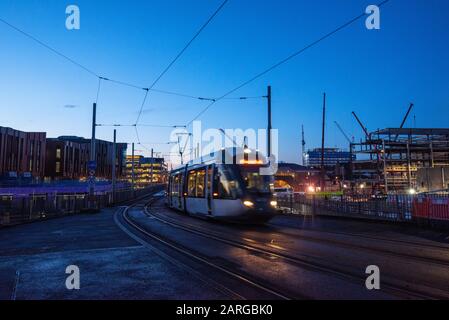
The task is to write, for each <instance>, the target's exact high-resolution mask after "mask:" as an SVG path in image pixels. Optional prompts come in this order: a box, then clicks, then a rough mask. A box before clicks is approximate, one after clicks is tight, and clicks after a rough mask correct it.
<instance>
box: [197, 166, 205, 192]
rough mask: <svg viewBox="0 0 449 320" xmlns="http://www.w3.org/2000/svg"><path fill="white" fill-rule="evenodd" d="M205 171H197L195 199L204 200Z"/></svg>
mask: <svg viewBox="0 0 449 320" xmlns="http://www.w3.org/2000/svg"><path fill="white" fill-rule="evenodd" d="M205 178H206V170H205V169H202V170H198V173H197V176H196V197H197V198H204V192H205V190H204V187H205Z"/></svg>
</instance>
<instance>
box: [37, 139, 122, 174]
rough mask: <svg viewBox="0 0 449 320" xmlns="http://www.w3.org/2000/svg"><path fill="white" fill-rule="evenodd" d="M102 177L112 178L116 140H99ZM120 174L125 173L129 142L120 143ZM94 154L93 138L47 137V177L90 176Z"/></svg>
mask: <svg viewBox="0 0 449 320" xmlns="http://www.w3.org/2000/svg"><path fill="white" fill-rule="evenodd" d="M95 143H96V144H95V151H96V152H95V153H96V157H95V158H96V164H97V169H96V172H95V176H96V178H98V179H105V180H110V179H111V178H112V165H113V159H112V158H113V148H114V143H112V142H108V141H103V140H98V139H97V140H96V142H95ZM116 146H117V147H116V148H117V149H116V159H115V161H116V177H117V178H118V179H120V178H124V177H125V162H126V159H125V157H126V150H127V144H126V143H117V144H116ZM90 154H91V140H90V139H84V138H81V137H74V136H62V137H59V138H55V139H47V149H46V162H45V177H46V179H48V180H82V179H85V178H87V176H88V174H89V171H88V164H89V161H90Z"/></svg>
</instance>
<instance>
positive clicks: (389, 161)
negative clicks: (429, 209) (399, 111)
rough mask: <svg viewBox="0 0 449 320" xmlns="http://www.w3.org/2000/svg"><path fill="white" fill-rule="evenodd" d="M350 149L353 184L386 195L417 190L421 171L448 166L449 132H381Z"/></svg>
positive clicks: (392, 129) (408, 129)
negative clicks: (362, 184) (354, 155)
mask: <svg viewBox="0 0 449 320" xmlns="http://www.w3.org/2000/svg"><path fill="white" fill-rule="evenodd" d="M350 149H351V152H352V153H354V154H356V155H357V160H355V161H352V163H351V171H352V179H353V180H355V181H360V182H363V183H366V184H369V185H371V186H372V188H373V189H377V190H379V189H380V190H384V191H385V192H401V191H404V190H415V189H416V188H417V187H418V186H417V172H418V169H421V168H435V167H448V166H449V129H435V128H433V129H424V128H417V129H410V128H388V129H383V130H378V131H375V132H372V133H370V134H369V135H368V136H367V138H366V140H365V141H361V142H360V143H352V144H351V148H350Z"/></svg>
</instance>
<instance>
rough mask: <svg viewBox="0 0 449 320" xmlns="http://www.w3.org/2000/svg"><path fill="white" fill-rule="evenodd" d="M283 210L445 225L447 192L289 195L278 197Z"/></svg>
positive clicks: (448, 202)
mask: <svg viewBox="0 0 449 320" xmlns="http://www.w3.org/2000/svg"><path fill="white" fill-rule="evenodd" d="M278 204H279V208H280V209H281V210H282V211H284V212H286V213H293V214H302V215H329V216H341V217H353V218H365V219H375V220H383V221H396V222H409V223H418V224H429V225H441V226H449V195H447V194H446V195H444V194H442V195H436V194H429V195H389V196H387V197H376V196H369V195H344V196H334V197H319V196H314V195H291V196H288V197H284V198H280V199H278Z"/></svg>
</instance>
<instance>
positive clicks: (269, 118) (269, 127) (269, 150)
mask: <svg viewBox="0 0 449 320" xmlns="http://www.w3.org/2000/svg"><path fill="white" fill-rule="evenodd" d="M267 100H268V140H267V141H268V143H267V154H268V158H270V157H271V129H272V125H271V86H268V92H267Z"/></svg>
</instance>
